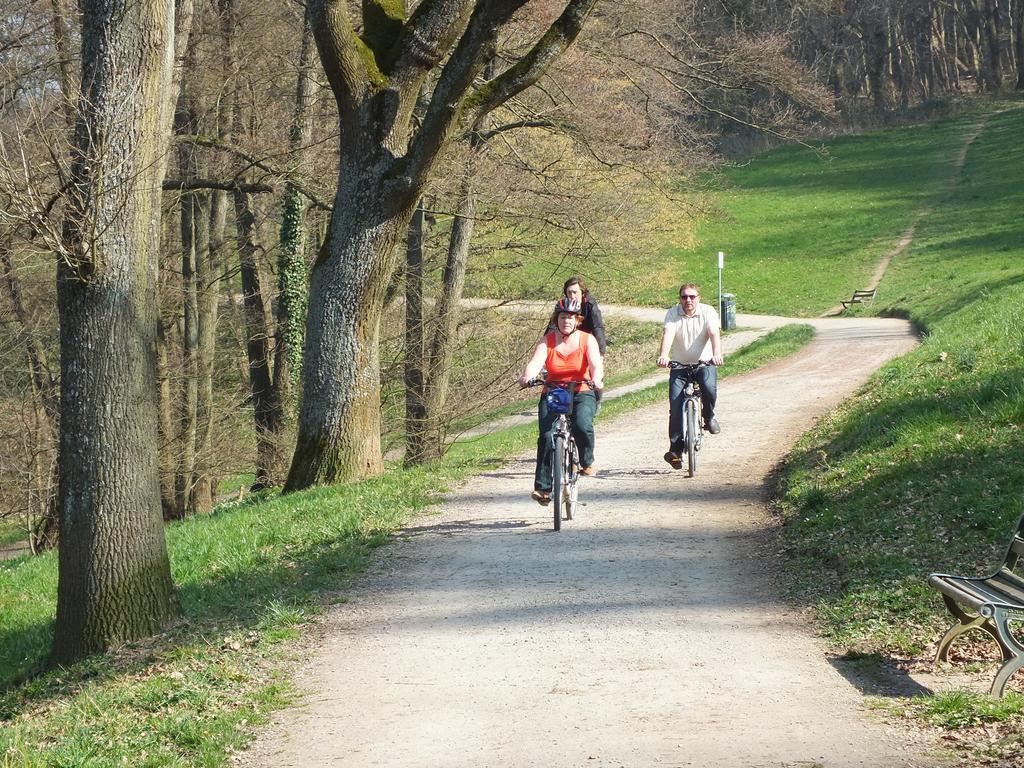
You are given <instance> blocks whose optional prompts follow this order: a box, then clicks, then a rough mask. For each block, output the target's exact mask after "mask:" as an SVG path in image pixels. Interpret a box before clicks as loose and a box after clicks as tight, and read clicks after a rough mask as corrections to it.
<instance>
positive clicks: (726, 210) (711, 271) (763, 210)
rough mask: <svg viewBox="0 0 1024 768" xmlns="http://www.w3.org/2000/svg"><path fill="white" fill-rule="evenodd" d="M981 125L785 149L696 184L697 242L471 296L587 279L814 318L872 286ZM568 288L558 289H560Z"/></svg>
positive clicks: (639, 300) (490, 286) (652, 299)
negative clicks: (572, 277)
mask: <svg viewBox="0 0 1024 768" xmlns="http://www.w3.org/2000/svg"><path fill="white" fill-rule="evenodd" d="M976 120H977V116H976V115H975V114H974V113H967V114H964V115H963V116H961V117H959V118H956V119H952V120H945V121H940V122H937V123H931V124H926V125H918V126H909V127H904V128H899V129H892V130H887V131H880V132H876V133H871V134H866V135H862V136H844V137H840V138H837V139H835V140H833V141H830V142H828V144H827V145H822V146H816V147H807V146H800V145H794V146H785V147H780V148H778V149H776V150H773V151H771V152H767V153H765V154H763V155H759V156H757V157H755V158H753V159H751V160H750V161H748V162H747V163H744V164H742V165H738V166H736V167H733V168H728V169H725V170H724V171H723V172H722V173H721V174H720V175H719V176H717V177H714V178H703V179H693V180H687V181H685V182H683V183H682V189H681V192H682V193H683V194H685V195H687V196H688V197H689V198H690V199H691V200H692V202H693V205H692V206H691V208H690V209H689V212H690V215H692V216H694V217H696V239H695V244H693V245H688V244H684V243H678V242H676V243H671V242H670V243H666V244H665V245H664V246H663V247H661V248H658V249H652V251H651V252H649V253H647V254H644V255H643V257H642V266H641V267H639V269H638V263H637V262H638V259H637V257H636V255H635V254H631V253H626V252H623V251H621V250H620V251H616V250H615V249H611V250H610V252H607V253H601V254H600V255H594V256H592V257H590V258H589V259H587V260H586V261H581V260H572V259H569V260H568V261H566V262H561V261H558V260H555V259H547V260H546V261H545V262H544V264H545V266H544V268H543V269H542V268H541V267H540V266H539V265H538V264H537V263H535V262H532V261H528V262H526V263H524V264H522V265H520V266H518V267H515V268H511V267H508V266H507V265H506V268H504V269H495V264H494V263H493V260H495V259H497V258H498V257H492V260H490V261H489V260H487V259H481V260H480V261H478V262H477V263H476V266H475V276H471V278H470V284H469V287H468V289H467V290H469V291H476V292H478V293H481V294H487V295H494V296H514V297H528V298H545V297H546V296H547V292H550V290H549V286H550V285H551V284H552V280H554V279H555V278H558V277H559V276H560V275H565V274H571V273H572V272H573V271H578V272H579V273H580V274H582V275H584V276H585V277H586V278H587V279H588V280H589V281H590V283H591V286H592V289H593V291H594V294H595V295H596V296H597V297H598V298H599V299H600V300H602V301H606V302H620V303H632V304H647V305H656V306H667V305H670V304H672V303H674V301H675V294H676V292H677V290H678V287H679V284H680V283H681V282H683V281H684V280H692V281H695V282H698V283H699V284H701V285H702V287H703V292H704V295H705V296H707V297H712V296H714V295H715V294H716V293H717V290H718V269H717V267H718V257H717V253H718V251H724V252H725V254H726V262H725V270H724V276H723V289H724V291H725V292H727V293H733V294H735V295H736V296H737V306H738V308H739V310H740V311H742V312H760V313H769V314H782V315H790V316H798V317H800V316H813V315H818V314H821V313H822V312H824V311H825V310H826V309H828V308H829V307H832V306H834V305H836V304H838V303H839V301H840V300H841V299H844V298H848V297H849V295H850V294H851V293H852V292H853V290H854V289H855V288H861V287H864V285H865V284H866V283H867V281H868V279H869V278H870V277H871V274H872V272H873V270H874V267H875V265H876V263H877V261H878V258H879V256H880V255H881V254H883V253H885V252H886V251H888V250H889V249H890V248H891V247H892V246H893V245H894V244H895V243H896V241H897V240H898V239H899V237H900V235H901V233H902V232H903V231H904V230H905V229H906V228H907V227H908V226H910V224H911V223H913V221H914V218H915V215H916V214H917V212H918V211H920V210H921V209H922V208H923V207H924V206H925V205H926V204H927V203H928V201H929V200H930V199H931V198H932V197H933V196H934V195H935V194H936V193H937V192H940V191H941V189H942V187H943V185H944V183H945V182H946V180H947V179H949V178H950V175H951V174H952V169H953V163H954V161H955V159H956V156H957V154H958V152H959V150H960V148H961V146H962V145H963V143H964V141H965V139H966V137H967V136H968V135H969V134H970V132H971V130H972V129H973V126H974V124H975V122H976ZM556 282H557V281H556Z"/></svg>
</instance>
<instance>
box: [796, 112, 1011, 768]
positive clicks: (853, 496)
mask: <svg viewBox="0 0 1024 768" xmlns="http://www.w3.org/2000/svg"><path fill="white" fill-rule="evenodd" d="M1010 106H1011V109H1010V110H1009V111H1006V112H1003V113H1001V114H996V115H993V117H992V118H991V120H990V122H989V124H988V126H987V128H986V130H985V131H984V133H982V134H981V136H979V138H978V139H977V140H976V141H975V142H974V144H973V145H972V147H971V150H970V152H969V154H968V156H967V162H966V166H965V168H964V173H963V177H962V179H961V182H960V184H959V185H958V186H957V188H956V189H954V190H952V191H951V193H950V194H949V196H948V197H947V198H946V199H944V200H941V201H937V202H936V204H935V207H934V210H933V212H932V214H931V215H929V216H927V217H926V218H925V219H924V220H922V222H921V223H920V224H919V226H918V229H917V234H916V237H915V240H914V242H913V244H912V245H911V246H910V248H909V249H908V250H907V251H906V252H905V253H904V254H902V255H901V256H900V257H899V258H898V259H896V260H894V261H893V263H892V265H891V267H890V270H889V272H888V273H887V275H886V277H885V280H884V281H883V283H882V286H883V288H884V292H883V293H882V294H881V295H880V300H879V301H877V302H876V305H875V307H874V308H873V311H876V312H888V313H896V314H900V315H903V316H906V317H909V318H910V319H911V320H913V321H914V322H915V323H916V324H917V325H918V326H919V327H920V328H922V329H923V330H924V331H925V336H924V338H923V342H922V344H921V345H920V346H919V347H918V348H917V349H916V350H914V351H913V352H911V353H910V354H909V355H907V356H906V357H904V358H902V359H900V360H897V361H894V362H892V363H890V364H889V365H887V366H886V367H885V368H883V369H882V370H881V371H880V372H879V373H878V374H877V375H876V376H875V377H874V378H873V380H872V381H871V382H870V384H869V385H868V387H867V388H866V389H865V390H863V391H862V392H861V393H860V394H859V395H858V396H856V397H854V398H853V399H851V400H850V401H849V402H848V403H847V404H846V405H845V406H844V407H843V408H841V409H840V410H838V411H837V412H836V413H834V414H833V415H832V417H831V418H829V419H827V420H823V421H822V422H820V423H819V425H818V426H817V428H816V429H815V430H814V431H813V432H812V433H810V434H809V435H807V436H806V438H805V439H804V441H803V442H802V443H801V445H800V446H799V448H798V450H797V451H795V452H794V453H793V454H792V456H791V457H790V460H789V463H788V465H787V466H786V467H785V469H784V473H783V477H782V482H781V514H782V517H783V519H784V521H785V533H784V535H785V539H786V541H787V544H788V548H789V553H790V557H791V559H792V564H793V568H792V573H793V574H794V579H795V584H796V588H797V590H798V594H800V595H801V596H802V597H803V598H804V599H808V600H811V601H812V602H813V603H814V604H815V605H816V608H817V613H818V616H819V617H820V619H821V622H822V626H823V628H824V631H825V633H826V634H827V636H828V637H829V638H830V639H831V640H832V642H833V643H835V644H837V645H838V646H842V647H848V648H854V649H857V650H858V651H860V652H866V653H880V654H883V655H885V656H887V657H888V658H889V659H906V658H908V657H909V658H916V659H919V660H921V661H928V662H930V657H931V654H932V653H933V652H934V650H933V649H934V643H936V642H937V641H938V639H939V638H940V637H941V634H942V632H943V631H944V630H945V629H946V628H947V627H948V626H949V625H951V624H952V619H951V617H949V616H948V615H947V613H946V611H945V608H944V606H943V603H942V600H941V598H940V596H939V594H938V593H937V592H935V591H934V590H932V589H930V588H929V587H928V586H927V584H926V582H925V579H926V578H927V575H928V574H929V573H930V572H932V571H943V572H947V573H962V574H964V575H981V574H983V573H987V572H990V571H991V569H992V568H993V567H994V566H995V565H996V563H997V562H998V560H999V559H1000V558H1001V556H1002V553H1003V550H1004V548H1005V545H1006V541H1007V539H1008V536H1009V534H1010V533H1011V531H1012V529H1013V525H1014V522H1015V520H1016V518H1017V517H1018V516H1019V515H1020V514H1021V513H1024V496H1022V492H1021V491H1022V488H1024V325H1022V323H1021V320H1020V318H1021V317H1024V220H1022V219H1021V216H1020V211H1021V210H1022V209H1024V163H1022V162H1021V160H1020V142H1019V137H1020V136H1021V135H1024V108H1021V106H1020V104H1019V103H1018V104H1015V105H1010ZM805 576H806V578H804V577H805ZM973 634H974V637H972V635H970V634H969V635H968V636H967V637H966V638H964V639H962V640H959V641H958V642H957V643H955V644H954V646H953V651H954V655H957V654H960V655H959V658H960V659H961V660H963V659H964V658H968V659H974V660H975V661H978V660H995V659H997V658H998V654H997V653H996V652H995V651H996V649H995V646H994V644H992V643H991V642H990V641H988V640H986V639H985V636H984V635H982V634H980V633H973ZM959 669H960V670H961V671H962V670H963V669H964V667H963V665H962V664H961V665H960V666H959ZM982 669H983V671H982V673H981V676H980V677H979V690H983V689H984V688H987V686H988V684H989V683H990V682H991V679H992V675H993V674H994V667H993V666H991V665H985V666H984V667H983V668H982ZM1011 686H1012V687H1016V688H1017V689H1018V690H1019V689H1020V688H1021V687H1022V686H1024V676H1021V675H1018V676H1016V678H1015V679H1014V681H1013V682H1012V683H1011ZM984 699H985V697H980V698H979V697H970V696H965V697H956V696H953V697H950V695H949V694H943V695H942V696H940V697H937V698H936V700H935V701H934V702H931V703H929V704H928V705H926V706H922V707H919V709H920V711H921V712H922V716H924V717H926V718H927V719H929V720H930V721H939V720H941V722H942V724H943V725H945V726H946V727H953V728H958V727H963V724H964V723H966V722H982V721H986V720H991V719H1001V718H1007V717H1008V718H1010V720H1011V721H1012V722H1013V723H1015V725H1011V726H1010V729H1011V730H1010V732H1009V733H1008V734H1007V733H1005V732H1000V734H997V735H1000V737H1002V736H1007V735H1008V737H1009V738H1010V739H1011V740H1012V742H1013V746H1012V748H1013V749H1014V750H1016V752H1015V754H1016V756H1017V759H1024V757H1022V756H1024V744H1022V742H1021V734H1020V732H1019V724H1020V723H1021V722H1022V721H1021V719H1020V715H1019V712H1020V709H1021V704H1022V700H1021V699H1019V698H1017V697H1015V696H1014V695H1011V702H1012V701H1014V700H1016V704H1015V705H1013V706H1009V707H1004V708H1001V709H998V710H997V709H996V708H992V707H989V708H988V709H989V710H991V711H990V712H989V713H988V714H985V713H984V712H983V711H982V710H983V709H984V707H982V706H981V705H979V704H978V703H977V702H978V701H982V700H984ZM958 702H959V703H958ZM943 707H952V709H953V710H954V711H955V712H959V713H960V714H959V715H957V716H954V715H948V713H947V714H946V715H943V716H942V718H938V717H937V715H936V711H939V710H942V709H943ZM971 713H973V714H971ZM986 739H987V737H986V738H981V739H978V740H977V741H978V742H979V743H984V742H985V741H986ZM1005 749H1006V745H1005V744H1004V745H1002V746H1000V747H999V750H1002V751H1001V752H1000V754H1005Z"/></svg>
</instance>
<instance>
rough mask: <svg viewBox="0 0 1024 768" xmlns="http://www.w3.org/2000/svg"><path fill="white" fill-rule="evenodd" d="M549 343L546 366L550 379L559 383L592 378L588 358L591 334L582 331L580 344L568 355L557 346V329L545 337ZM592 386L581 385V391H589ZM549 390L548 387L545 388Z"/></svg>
mask: <svg viewBox="0 0 1024 768" xmlns="http://www.w3.org/2000/svg"><path fill="white" fill-rule="evenodd" d="M544 340H545V342H547V345H548V357H547V360H546V362H545V363H544V367H545V368H547V371H548V381H549V382H551V383H558V382H560V381H582V380H583V379H589V378H590V360H589V359H588V358H587V345H588V344H589V343H590V334H589V333H586V332H585V331H580V345H579V347H577V348H576V349H574V350H573V351H572V352H570V353H569V354H568V355H564V354H562V353H561V352H559V351H558V350H556V349H555V347H557V346H558V338H557V334H556V332H555V331H552V332H551V333H549V334H547V335H546V336H545V337H544ZM589 390H590V387H589V386H587V385H586V384H581V385H580V389H579V391H580V392H588V391H589ZM544 391H545V392H546V391H547V388H545V390H544Z"/></svg>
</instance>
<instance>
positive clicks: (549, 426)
mask: <svg viewBox="0 0 1024 768" xmlns="http://www.w3.org/2000/svg"><path fill="white" fill-rule="evenodd" d="M596 413H597V399H596V398H595V397H594V393H593V391H590V392H577V393H575V394H574V395H573V398H572V436H573V437H574V438H575V439H576V447H577V448H579V451H580V466H581V467H589V466H590V465H591V464H593V463H594V414H596ZM557 421H558V414H557V413H552V412H551V411H549V410H548V403H547V400H545V399H544V395H541V396H540V403H539V404H538V406H537V427H538V436H537V466H536V468H535V469H534V474H533V489H534V490H535V491H545V492H548V493H550V491H551V435H552V434H553V433H554V431H555V423H556V422H557Z"/></svg>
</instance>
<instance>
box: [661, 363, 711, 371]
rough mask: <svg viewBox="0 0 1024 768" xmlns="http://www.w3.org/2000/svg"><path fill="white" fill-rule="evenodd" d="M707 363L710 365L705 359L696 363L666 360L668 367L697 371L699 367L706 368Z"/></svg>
mask: <svg viewBox="0 0 1024 768" xmlns="http://www.w3.org/2000/svg"><path fill="white" fill-rule="evenodd" d="M709 365H711V363H709V362H707V361H706V360H701V361H700V362H698V363H677V362H676V361H675V360H669V361H668V367H669V368H683V369H687V370H691V371H697V370H700V369H701V368H707V367H708V366H709Z"/></svg>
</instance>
